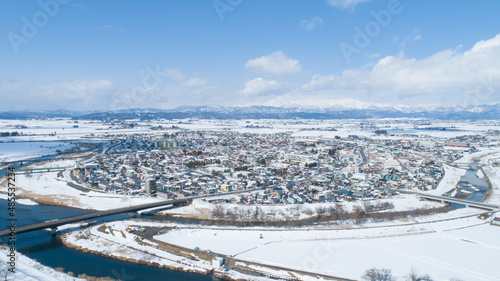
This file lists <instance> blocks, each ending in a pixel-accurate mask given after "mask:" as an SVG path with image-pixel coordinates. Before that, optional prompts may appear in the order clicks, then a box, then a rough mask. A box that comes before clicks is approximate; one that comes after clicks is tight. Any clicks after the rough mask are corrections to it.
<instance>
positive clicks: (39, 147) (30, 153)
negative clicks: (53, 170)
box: [0, 141, 76, 162]
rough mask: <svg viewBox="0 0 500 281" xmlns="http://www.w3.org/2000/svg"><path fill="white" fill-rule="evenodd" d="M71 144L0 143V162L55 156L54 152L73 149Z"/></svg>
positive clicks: (36, 142)
mask: <svg viewBox="0 0 500 281" xmlns="http://www.w3.org/2000/svg"><path fill="white" fill-rule="evenodd" d="M75 146H76V143H73V142H61V141H55V142H43V141H34V142H0V162H11V161H19V160H25V159H31V158H35V157H39V156H43V155H51V154H56V150H61V151H65V150H67V149H70V148H73V147H75Z"/></svg>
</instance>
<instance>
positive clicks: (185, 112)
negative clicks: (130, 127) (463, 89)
mask: <svg viewBox="0 0 500 281" xmlns="http://www.w3.org/2000/svg"><path fill="white" fill-rule="evenodd" d="M405 117H406V118H434V119H500V104H491V105H480V106H455V107H418V106H416V107H410V106H388V105H379V104H373V105H366V103H363V105H362V106H361V107H357V106H346V105H335V106H329V107H323V108H319V107H274V106H246V107H225V106H181V107H177V108H174V109H165V110H162V109H150V108H149V109H124V110H117V111H92V112H89V111H86V112H83V111H68V110H55V111H44V110H23V111H8V112H0V119H47V118H71V119H87V120H115V119H117V120H126V119H141V120H151V119H184V118H199V119H295V118H300V119H368V118H405Z"/></svg>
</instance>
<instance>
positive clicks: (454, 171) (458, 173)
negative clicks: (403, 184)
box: [423, 165, 467, 195]
mask: <svg viewBox="0 0 500 281" xmlns="http://www.w3.org/2000/svg"><path fill="white" fill-rule="evenodd" d="M466 172H467V169H461V168H456V167H453V166H449V165H444V177H443V179H441V181H440V182H439V185H438V186H437V187H436V189H433V190H429V191H425V192H423V193H427V194H431V195H443V194H445V193H446V192H448V191H450V190H452V189H454V188H455V186H456V185H457V184H458V182H459V181H460V179H461V177H462V176H463V175H465V173H466Z"/></svg>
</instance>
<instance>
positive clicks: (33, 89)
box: [0, 80, 114, 110]
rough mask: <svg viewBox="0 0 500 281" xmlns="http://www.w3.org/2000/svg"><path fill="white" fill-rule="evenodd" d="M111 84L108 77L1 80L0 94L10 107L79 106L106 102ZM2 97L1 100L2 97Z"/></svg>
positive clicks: (92, 105) (65, 107) (57, 107)
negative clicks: (55, 79) (44, 80)
mask: <svg viewBox="0 0 500 281" xmlns="http://www.w3.org/2000/svg"><path fill="white" fill-rule="evenodd" d="M113 90H114V89H113V85H112V83H111V82H110V81H108V80H90V81H89V80H87V81H84V80H76V81H71V82H38V81H1V82H0V95H1V96H2V97H5V99H11V100H9V101H8V102H7V104H10V105H11V107H12V109H16V108H20V109H21V108H48V109H60V108H64V109H73V110H76V109H80V108H85V107H91V108H93V107H94V106H97V105H102V104H104V103H108V102H109V98H110V97H109V94H110V93H111V92H112V91H113ZM5 99H4V100H5ZM87 109H88V108H87Z"/></svg>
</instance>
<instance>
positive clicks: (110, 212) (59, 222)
mask: <svg viewBox="0 0 500 281" xmlns="http://www.w3.org/2000/svg"><path fill="white" fill-rule="evenodd" d="M255 190H258V189H249V190H239V191H233V192H227V193H224V194H214V195H200V196H191V197H186V198H182V199H175V200H165V201H161V202H154V203H148V204H142V205H137V206H130V207H123V208H118V209H112V210H107V211H97V212H91V213H88V214H85V215H79V216H74V217H69V218H63V219H57V220H51V221H45V222H40V223H35V224H31V225H26V226H21V227H16V230H15V233H16V234H20V233H25V232H30V231H35V230H40V229H46V228H50V229H55V228H57V227H58V226H61V225H65V224H69V223H75V222H80V221H85V220H90V219H96V218H101V217H107V216H112V215H117V214H123V213H129V212H136V211H140V210H144V209H150V208H155V207H161V206H165V205H177V204H180V203H185V202H188V201H191V200H193V199H201V198H208V197H218V196H225V195H230V194H237V193H245V192H252V191H255ZM7 227H8V226H7ZM9 235H11V231H10V229H7V230H3V231H0V237H6V236H9Z"/></svg>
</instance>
